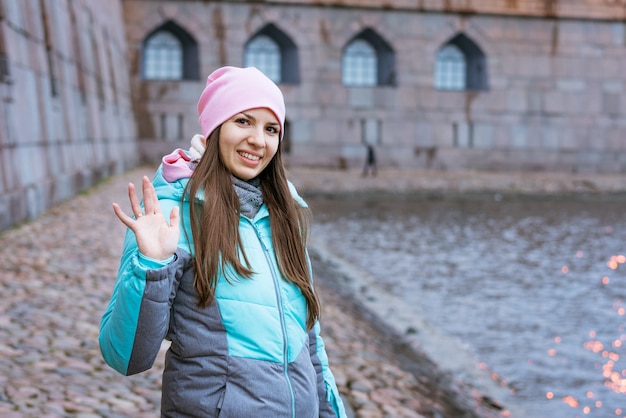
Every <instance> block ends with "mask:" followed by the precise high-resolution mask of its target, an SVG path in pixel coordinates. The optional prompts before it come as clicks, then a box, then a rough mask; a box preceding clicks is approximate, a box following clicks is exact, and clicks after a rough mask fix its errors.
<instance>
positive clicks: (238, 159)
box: [219, 108, 280, 180]
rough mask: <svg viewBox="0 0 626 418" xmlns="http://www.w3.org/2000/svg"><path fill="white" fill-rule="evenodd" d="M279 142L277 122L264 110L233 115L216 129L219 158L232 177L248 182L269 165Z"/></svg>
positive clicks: (278, 125) (273, 116)
mask: <svg viewBox="0 0 626 418" xmlns="http://www.w3.org/2000/svg"><path fill="white" fill-rule="evenodd" d="M279 141H280V123H279V122H278V119H277V118H276V116H275V115H274V113H272V111H270V110H269V109H266V108H256V109H250V110H246V111H243V112H241V113H237V114H236V115H235V116H233V117H232V118H230V119H228V120H227V121H226V122H224V123H223V124H222V127H221V128H220V137H219V146H220V157H221V159H222V162H223V163H224V165H225V166H226V168H227V169H228V170H229V171H230V172H231V173H232V174H233V175H235V177H239V178H240V179H242V180H250V179H253V178H255V177H256V176H258V175H259V174H261V172H262V171H263V170H264V169H265V167H267V165H268V164H269V163H270V161H271V160H272V158H274V155H275V154H276V151H278V144H279Z"/></svg>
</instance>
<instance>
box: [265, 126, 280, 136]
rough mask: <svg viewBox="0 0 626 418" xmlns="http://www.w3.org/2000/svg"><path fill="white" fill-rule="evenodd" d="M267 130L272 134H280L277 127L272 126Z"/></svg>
mask: <svg viewBox="0 0 626 418" xmlns="http://www.w3.org/2000/svg"><path fill="white" fill-rule="evenodd" d="M266 130H267V132H269V133H271V134H278V128H277V127H276V126H273V125H270V126H268V127H267V128H266Z"/></svg>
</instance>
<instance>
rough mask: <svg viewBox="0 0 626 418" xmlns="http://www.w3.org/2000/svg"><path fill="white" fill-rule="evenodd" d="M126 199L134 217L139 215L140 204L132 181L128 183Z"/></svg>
mask: <svg viewBox="0 0 626 418" xmlns="http://www.w3.org/2000/svg"><path fill="white" fill-rule="evenodd" d="M128 199H129V200H130V208H131V210H132V211H133V214H134V215H135V217H139V216H141V214H142V209H141V204H139V198H138V197H137V191H136V190H135V185H134V184H133V183H128Z"/></svg>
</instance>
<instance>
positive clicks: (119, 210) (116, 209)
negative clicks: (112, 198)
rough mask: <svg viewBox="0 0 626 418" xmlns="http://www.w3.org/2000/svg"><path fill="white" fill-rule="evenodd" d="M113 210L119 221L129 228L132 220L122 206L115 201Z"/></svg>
mask: <svg viewBox="0 0 626 418" xmlns="http://www.w3.org/2000/svg"><path fill="white" fill-rule="evenodd" d="M113 212H115V215H116V216H117V217H118V219H119V220H120V221H122V223H123V224H124V225H126V226H127V227H129V228H130V227H131V226H132V224H133V222H134V221H133V219H132V218H131V217H130V216H128V215H127V214H125V213H124V211H123V210H122V208H121V207H120V205H118V204H117V203H113Z"/></svg>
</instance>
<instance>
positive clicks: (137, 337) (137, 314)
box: [99, 201, 189, 375]
mask: <svg viewBox="0 0 626 418" xmlns="http://www.w3.org/2000/svg"><path fill="white" fill-rule="evenodd" d="M170 202H171V201H170ZM160 203H161V207H162V209H163V213H169V211H170V210H171V208H166V207H164V206H168V204H167V202H165V204H163V203H164V202H160ZM188 264H189V255H188V254H187V253H186V252H184V251H180V250H179V251H178V252H177V253H176V255H174V256H173V257H172V258H171V259H170V260H165V261H158V260H154V259H150V258H148V257H145V256H143V255H142V254H141V253H140V252H139V250H138V248H137V242H136V239H135V235H134V233H133V232H132V231H131V230H127V233H126V238H125V241H124V250H123V253H122V259H121V263H120V267H119V270H118V275H117V280H116V282H115V286H114V288H113V294H112V296H111V299H110V301H109V304H108V307H107V309H106V311H105V312H104V314H103V316H102V319H101V321H100V335H99V344H100V351H101V353H102V357H103V358H104V360H105V361H106V363H107V364H108V365H110V366H111V367H112V368H113V369H115V370H117V371H118V372H119V373H122V374H124V375H132V374H136V373H140V372H142V371H145V370H148V369H149V368H151V367H152V364H153V363H154V360H155V358H156V356H157V354H158V352H159V350H160V348H161V343H162V342H163V339H164V338H165V336H166V334H167V331H168V329H169V321H170V307H171V304H172V301H173V299H174V296H175V295H176V290H177V288H178V280H179V278H180V277H181V275H182V271H183V270H184V269H185V268H187V265H188Z"/></svg>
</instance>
